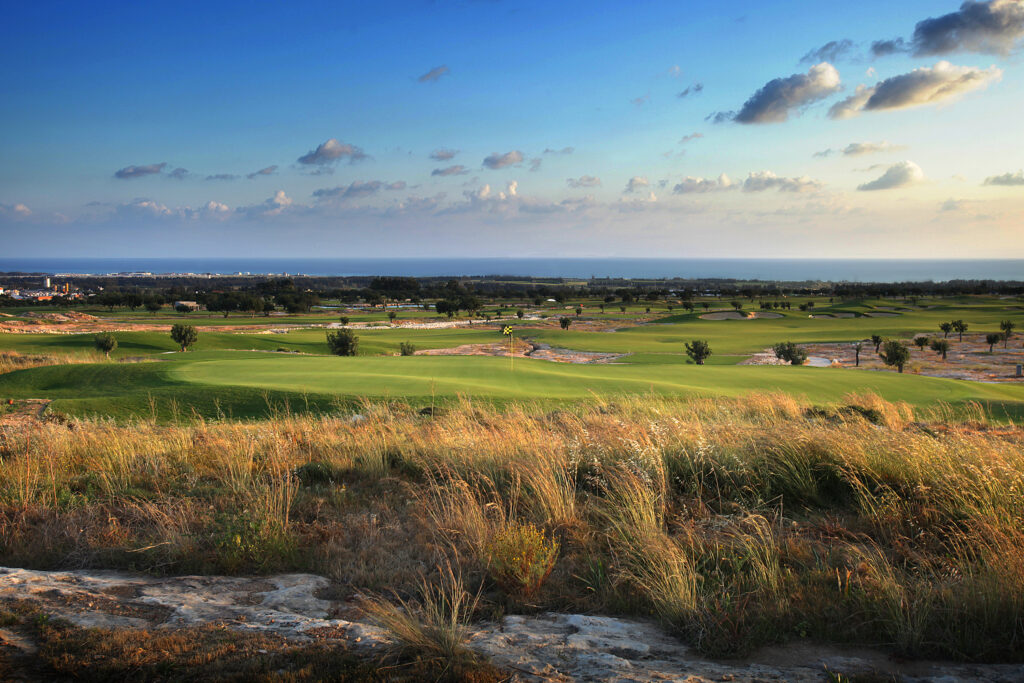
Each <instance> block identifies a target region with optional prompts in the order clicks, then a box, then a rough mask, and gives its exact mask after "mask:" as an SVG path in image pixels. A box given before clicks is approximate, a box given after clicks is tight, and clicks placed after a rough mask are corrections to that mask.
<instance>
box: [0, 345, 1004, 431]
mask: <svg viewBox="0 0 1024 683" xmlns="http://www.w3.org/2000/svg"><path fill="white" fill-rule="evenodd" d="M168 358H169V359H171V360H168V361H167V362H147V363H128V364H124V363H102V364H85V365H66V366H52V367H44V368H36V369H31V370H22V371H18V372H12V373H8V374H6V375H0V396H11V397H14V398H40V397H46V398H53V399H55V402H54V405H53V409H54V410H58V411H62V412H67V413H71V414H78V415H89V414H109V415H114V416H116V417H128V416H132V415H134V416H148V415H150V414H151V413H153V412H156V413H158V414H159V415H160V416H162V417H167V416H169V415H170V414H171V413H173V412H174V411H175V409H177V410H178V411H179V412H183V413H184V414H185V415H188V414H190V413H191V412H192V411H193V410H194V411H195V412H196V413H198V414H200V415H204V416H217V415H220V414H225V415H234V416H238V417H255V416H262V415H266V414H268V413H269V412H270V411H271V409H272V406H278V407H280V406H282V405H284V404H285V403H287V404H288V405H290V406H291V407H292V408H300V409H304V408H309V409H315V410H324V409H328V408H330V407H332V406H335V405H337V404H338V403H345V404H350V403H351V402H352V401H354V400H359V399H361V398H364V397H370V398H378V399H379V398H393V399H401V400H404V401H406V402H409V403H411V404H414V405H419V404H428V403H430V402H432V401H445V400H450V399H453V398H456V397H458V396H460V395H464V396H471V397H475V398H480V399H487V400H496V401H508V400H537V401H572V400H581V399H588V398H592V397H595V396H601V397H613V396H616V395H623V394H641V393H654V394H659V395H667V396H694V395H698V396H740V395H744V394H746V393H750V392H772V391H781V392H786V393H790V394H793V395H796V396H801V397H804V398H807V399H808V400H811V401H814V402H821V403H835V402H839V401H841V400H842V399H843V397H844V396H845V395H847V394H850V393H864V392H874V393H877V394H878V395H879V396H881V397H883V398H885V399H888V400H899V401H907V402H908V403H910V404H912V405H916V406H928V405H934V404H936V403H938V402H945V403H949V404H952V405H954V406H955V405H957V404H962V403H964V402H966V401H981V402H984V403H985V404H987V405H989V406H990V407H991V408H992V409H993V410H994V411H995V413H996V414H998V415H1006V416H1009V417H1011V418H1014V419H1018V418H1020V417H1021V416H1024V387H1021V386H1009V385H998V384H981V383H976V382H963V381H956V380H948V379H936V378H930V377H920V376H909V375H897V374H895V373H890V372H867V371H850V370H833V369H828V368H824V369H819V368H799V367H797V368H794V367H771V366H703V367H701V366H695V365H686V364H683V363H679V362H674V363H662V364H647V363H645V364H634V365H628V364H623V365H570V364H560V363H550V362H546V361H540V360H530V359H517V360H516V361H515V369H514V370H512V369H511V368H510V365H509V361H508V359H504V358H490V357H448V356H436V357H424V356H419V357H407V358H386V357H376V358H374V357H365V358H338V357H332V356H296V355H288V354H261V353H238V352H223V351H222V352H207V353H190V354H173V355H171V356H168Z"/></svg>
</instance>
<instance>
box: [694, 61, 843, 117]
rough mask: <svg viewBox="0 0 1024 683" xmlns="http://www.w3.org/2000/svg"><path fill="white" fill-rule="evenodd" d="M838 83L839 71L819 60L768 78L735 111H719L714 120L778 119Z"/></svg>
mask: <svg viewBox="0 0 1024 683" xmlns="http://www.w3.org/2000/svg"><path fill="white" fill-rule="evenodd" d="M840 87H841V82H840V79H839V72H838V71H837V70H836V68H835V67H834V66H832V65H831V64H829V63H828V62H822V63H820V64H816V65H815V66H812V67H811V68H810V69H809V70H808V71H807V73H805V74H793V75H792V76H786V77H785V78H776V79H773V80H771V81H768V83H766V84H765V85H764V86H763V87H761V89H760V90H758V91H757V92H755V93H754V94H753V95H751V96H750V99H748V100H747V101H746V102H744V103H743V106H742V107H741V108H740V110H739V112H738V113H736V114H735V115H731V114H729V113H728V112H719V113H718V114H715V115H713V116H714V120H715V121H716V122H721V121H723V120H730V119H731V120H733V121H736V122H737V123H780V122H782V121H785V120H787V119H788V118H789V115H790V113H791V112H792V111H794V110H800V109H803V108H805V107H807V106H809V105H811V104H813V103H815V102H817V101H819V100H822V99H824V98H826V97H828V96H829V95H831V94H833V93H835V92H838V91H839V89H840Z"/></svg>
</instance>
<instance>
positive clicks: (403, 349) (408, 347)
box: [398, 341, 416, 356]
mask: <svg viewBox="0 0 1024 683" xmlns="http://www.w3.org/2000/svg"><path fill="white" fill-rule="evenodd" d="M398 353H399V355H402V356H412V355H414V354H415V353H416V346H415V345H414V344H413V343H412V342H407V341H404V342H402V343H401V344H399V345H398Z"/></svg>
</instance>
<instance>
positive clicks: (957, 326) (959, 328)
mask: <svg viewBox="0 0 1024 683" xmlns="http://www.w3.org/2000/svg"><path fill="white" fill-rule="evenodd" d="M967 327H968V325H967V323H965V322H964V321H963V320H954V321H953V329H954V330H956V332H957V333H958V334H959V335H960V341H963V340H964V332H966V331H967Z"/></svg>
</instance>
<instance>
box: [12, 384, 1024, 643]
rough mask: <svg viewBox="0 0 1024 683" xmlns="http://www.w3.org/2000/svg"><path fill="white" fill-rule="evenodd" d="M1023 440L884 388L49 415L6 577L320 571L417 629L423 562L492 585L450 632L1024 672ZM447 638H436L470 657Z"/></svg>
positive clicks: (19, 501)
mask: <svg viewBox="0 0 1024 683" xmlns="http://www.w3.org/2000/svg"><path fill="white" fill-rule="evenodd" d="M1022 445H1024V430H1021V429H1020V428H1017V427H1015V426H1012V425H1011V426H1006V425H999V424H996V423H994V422H992V421H990V420H989V419H988V417H987V415H986V414H985V412H984V411H983V410H981V409H980V408H979V407H977V406H975V407H973V408H971V407H969V408H968V409H967V411H966V415H965V414H964V413H962V412H961V413H960V414H959V416H957V417H954V416H953V414H952V413H950V412H949V411H943V410H934V411H925V410H920V409H918V410H915V409H914V408H912V407H911V406H909V405H907V404H900V403H889V402H886V401H883V400H881V399H880V398H878V397H877V396H873V395H864V396H848V397H846V398H845V399H844V400H843V401H842V402H841V403H840V404H839V405H835V406H815V405H811V404H808V403H805V402H802V401H799V400H797V399H794V398H792V397H791V396H787V395H782V394H775V395H760V396H756V395H755V396H749V397H746V398H744V399H741V400H737V399H717V400H712V399H687V400H671V399H666V398H657V397H651V396H648V397H643V398H620V399H615V401H614V402H609V401H602V400H592V401H590V402H588V403H587V404H585V405H574V406H567V407H564V408H561V409H551V408H550V407H545V406H541V405H537V404H526V403H522V404H510V405H506V406H505V407H504V408H502V409H500V410H499V409H496V408H494V407H491V406H487V405H480V404H476V403H472V402H469V401H464V402H462V403H461V404H458V405H454V406H451V407H448V408H446V409H445V410H443V411H441V410H438V411H435V412H434V414H433V415H432V416H431V415H421V414H419V412H418V411H416V410H413V409H410V408H409V407H408V406H403V405H398V404H386V403H382V402H378V403H373V404H366V405H364V406H362V407H361V408H360V409H359V416H358V417H354V416H352V415H350V414H349V415H341V414H337V415H328V416H320V417H312V416H308V415H306V416H293V415H287V414H280V415H278V416H277V417H276V418H274V419H271V420H264V421H258V422H236V421H217V422H208V421H203V420H195V421H193V422H191V423H188V424H180V425H177V426H172V425H162V424H159V423H157V422H155V421H152V420H148V421H138V422H136V423H134V424H130V425H123V424H115V423H111V422H104V421H70V422H67V423H37V424H29V425H25V426H19V427H17V428H7V429H5V430H4V431H2V432H0V563H2V564H6V565H13V566H27V567H33V568H79V567H102V568H125V569H135V570H142V571H148V572H154V573H190V572H234V573H242V574H248V573H260V572H274V571H285V570H307V571H316V572H321V573H324V574H326V575H328V576H330V577H332V578H333V579H334V580H335V581H336V582H337V583H338V584H339V590H342V591H344V592H349V591H350V592H361V593H363V594H366V593H367V592H373V593H377V594H386V595H392V594H396V595H397V596H398V597H399V598H400V601H399V602H398V603H396V604H399V605H401V603H402V602H405V603H406V605H407V606H411V605H413V604H414V603H415V604H416V605H419V607H416V608H415V609H412V610H411V612H410V610H408V609H407V610H406V612H407V613H416V611H417V610H420V616H419V617H418V621H417V622H415V623H412V624H411V625H410V626H409V628H411V629H413V631H410V633H413V632H414V631H415V629H416V628H420V629H421V632H422V627H423V625H424V624H426V625H428V626H429V625H430V624H431V623H435V622H438V620H439V619H441V618H442V617H443V615H445V614H447V615H448V616H451V614H453V610H451V609H448V611H447V612H445V611H444V610H441V611H440V612H437V613H436V614H434V616H431V615H430V610H429V609H425V608H424V607H423V606H424V605H427V604H428V602H429V601H428V600H427V599H426V598H424V597H423V596H425V595H430V591H431V590H435V589H437V587H438V586H440V585H441V584H440V583H439V581H440V579H439V577H440V574H439V573H436V572H435V573H432V574H429V575H428V581H429V583H428V585H427V586H426V587H424V586H423V585H422V581H423V577H424V568H428V567H435V566H438V565H439V564H440V565H441V566H445V563H450V565H449V566H450V567H451V573H452V576H453V577H454V578H457V579H458V581H460V582H462V583H464V585H467V586H473V587H476V586H482V590H481V592H480V594H479V602H478V604H476V605H475V607H474V608H472V609H463V607H465V606H466V605H468V604H469V603H464V604H463V607H460V608H459V609H460V610H461V612H460V614H461V616H460V619H463V618H471V617H472V618H480V617H487V616H495V615H499V614H501V613H502V612H504V611H506V610H507V609H509V608H510V607H515V608H516V609H523V608H529V609H538V610H550V609H554V610H573V611H587V612H591V613H603V614H615V615H638V616H653V617H655V618H658V619H660V620H661V621H662V622H663V623H664V624H665V625H666V626H667V627H668V628H670V629H672V630H674V631H675V632H676V633H678V634H679V635H680V636H681V637H683V638H685V639H687V640H689V641H690V642H692V643H694V644H695V645H696V646H697V647H699V648H700V649H701V651H703V652H705V653H708V654H713V655H732V654H736V653H739V652H743V651H745V650H749V649H751V648H754V647H757V646H759V645H762V644H766V643H772V642H781V641H788V640H796V639H802V638H807V639H814V640H818V641H825V642H836V643H858V644H871V645H883V646H886V647H888V648H890V649H891V650H892V651H893V652H898V653H900V654H901V655H903V656H910V657H948V658H954V659H961V660H1010V661H1021V660H1024V646H1022V643H1024V627H1022V623H1021V620H1020V618H1019V615H1020V614H1021V613H1024V560H1022V556H1021V553H1020V550H1019V549H1020V548H1021V547H1022V545H1024V449H1022ZM530 524H532V525H535V526H536V527H537V528H538V529H539V530H543V532H544V534H546V535H547V537H549V538H552V539H554V540H555V541H556V542H557V543H558V547H559V552H558V556H557V560H556V561H555V564H554V567H553V570H552V571H551V573H550V576H548V577H547V578H546V580H545V581H544V582H543V584H542V585H540V586H539V587H538V588H537V590H536V591H535V592H534V594H533V595H531V596H530V601H529V602H530V605H528V606H525V607H524V605H522V604H520V603H518V602H517V600H516V596H510V595H507V594H506V593H505V591H504V590H503V589H502V586H501V584H500V583H499V582H497V581H495V580H494V578H492V576H493V574H492V572H491V567H490V566H489V563H490V562H491V559H492V558H491V553H490V552H489V548H493V546H494V542H495V539H500V538H502V537H503V535H506V534H507V533H508V530H509V529H512V528H516V527H517V526H519V527H521V526H522V525H530ZM473 590H474V591H475V588H474V589H473ZM438 595H440V594H438ZM416 596H420V597H419V598H417V597H416ZM435 598H436V595H435ZM433 604H448V606H449V607H450V606H451V605H450V602H449V603H444V601H443V600H438V599H435V600H434V603H433ZM469 612H472V614H471V615H470V614H469ZM428 617H429V618H428ZM435 617H436V618H435ZM396 623H397V622H396ZM444 623H445V624H446V625H445V626H444V628H441V629H440V630H436V629H435V631H433V632H432V633H433V635H431V636H429V637H428V638H427V639H426V640H427V641H428V642H434V643H437V642H438V641H439V640H440V641H443V642H444V643H447V644H446V645H445V646H444V647H445V648H447V649H446V650H444V651H446V652H449V653H450V652H455V651H456V650H457V647H455V645H453V643H456V642H457V640H458V638H457V637H454V638H448V639H447V640H445V639H444V638H442V637H441V636H443V635H444V634H445V633H454V632H455V631H453V630H452V629H455V630H457V629H456V626H457V623H456V622H453V621H451V620H450V619H449V621H447V622H444ZM445 629H448V630H447V631H446V630H445ZM435 636H436V637H435ZM445 637H447V636H445ZM410 639H411V637H410ZM421 645H422V643H421ZM421 651H423V650H422V648H421ZM436 658H437V659H439V660H445V659H446V658H445V657H441V656H437V657H436ZM427 659H430V657H426V656H424V657H423V658H422V661H427ZM448 660H449V661H450V658H448Z"/></svg>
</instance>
